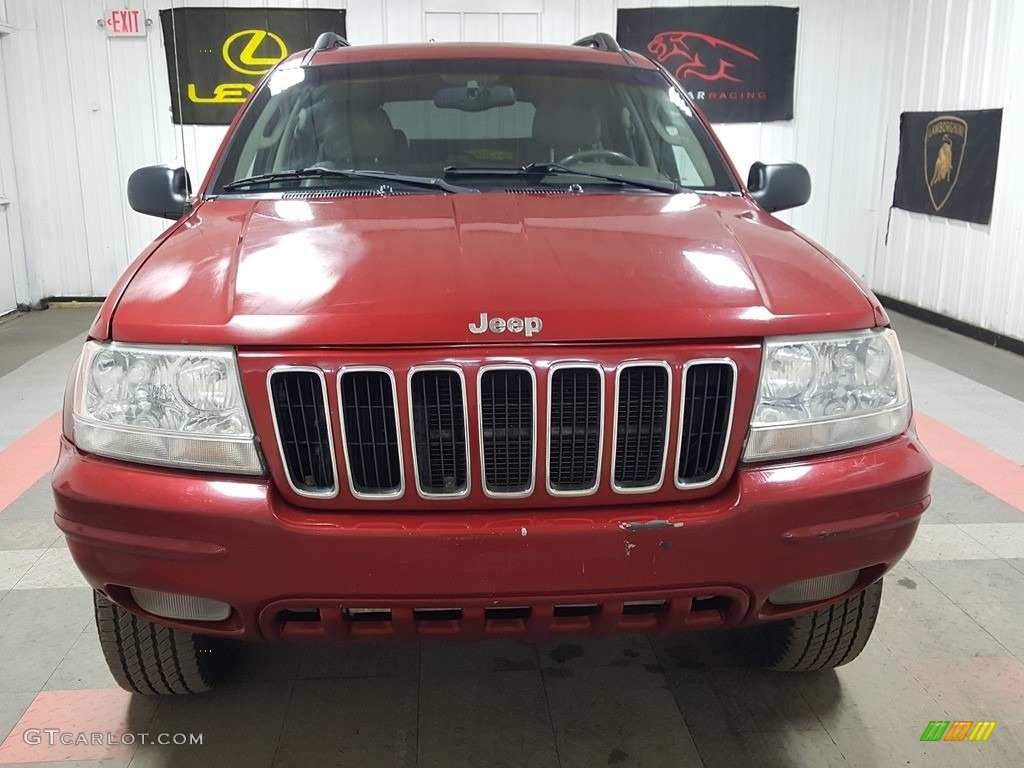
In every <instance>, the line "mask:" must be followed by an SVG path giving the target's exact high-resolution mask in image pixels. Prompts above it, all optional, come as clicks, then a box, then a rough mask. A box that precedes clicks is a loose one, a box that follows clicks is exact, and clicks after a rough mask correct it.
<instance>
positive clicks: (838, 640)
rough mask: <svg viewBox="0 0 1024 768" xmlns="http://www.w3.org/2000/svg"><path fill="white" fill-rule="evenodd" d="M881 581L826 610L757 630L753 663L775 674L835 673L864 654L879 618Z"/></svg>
mask: <svg viewBox="0 0 1024 768" xmlns="http://www.w3.org/2000/svg"><path fill="white" fill-rule="evenodd" d="M881 599H882V580H881V579H879V580H878V581H876V582H875V583H874V584H871V585H870V586H868V587H866V588H865V589H864V590H863V591H862V592H858V593H857V594H856V595H853V596H851V597H848V598H846V600H843V601H842V602H840V603H836V604H835V605H831V606H829V607H827V608H822V609H820V610H817V611H814V612H813V613H809V614H807V615H805V616H797V617H796V618H794V619H786V620H785V621H780V622H777V623H775V624H768V625H765V626H763V627H759V628H758V629H757V630H755V631H754V633H753V634H752V637H751V640H752V643H753V645H754V647H753V648H752V650H753V654H754V657H755V660H756V661H757V662H758V663H759V664H760V665H761V666H763V667H766V668H767V669H771V670H775V671H776V672H810V671H815V670H822V669H834V668H835V667H838V666H842V665H843V664H847V663H848V662H851V661H853V660H854V659H855V658H857V656H858V655H860V652H861V651H863V650H864V646H865V645H867V642H868V638H869V637H871V630H872V629H873V628H874V626H875V619H876V618H877V617H878V609H879V606H880V604H881Z"/></svg>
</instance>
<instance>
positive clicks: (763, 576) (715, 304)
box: [53, 33, 931, 694]
mask: <svg viewBox="0 0 1024 768" xmlns="http://www.w3.org/2000/svg"><path fill="white" fill-rule="evenodd" d="M809 194H810V179H809V176H808V174H807V171H806V170H805V169H804V168H803V167H801V166H799V165H795V164H782V165H765V164H761V163H757V164H755V165H754V167H753V168H752V169H751V173H750V177H749V180H748V181H747V183H746V185H744V184H743V183H742V182H741V181H740V179H739V178H738V177H737V174H736V172H735V170H734V169H733V168H732V167H731V165H730V163H729V161H728V160H727V159H726V157H725V155H724V153H723V151H722V147H721V146H720V144H719V143H718V141H717V140H716V139H715V137H714V135H713V134H712V132H711V129H710V127H709V126H708V124H707V123H706V121H705V120H704V119H703V118H702V116H701V115H700V113H699V112H698V110H697V109H696V108H695V107H694V106H693V104H692V103H691V102H690V100H689V99H688V98H687V96H686V95H685V93H684V92H683V91H682V90H681V88H680V87H679V85H678V83H676V82H675V81H674V80H673V79H672V77H671V76H669V75H668V74H667V73H666V72H665V71H664V70H663V69H662V68H661V67H660V66H659V65H658V64H657V63H655V62H653V61H651V60H650V59H649V58H647V57H646V56H644V55H642V54H639V53H634V52H629V51H625V50H622V49H621V48H620V47H619V46H618V45H617V44H616V42H615V41H614V40H613V39H612V38H611V37H609V36H608V35H604V34H600V35H595V36H593V37H590V38H586V39H584V40H581V41H579V43H577V44H576V45H575V46H518V45H447V44H431V45H401V46H397V45H387V46H349V45H348V44H347V43H346V42H345V41H344V40H342V39H341V38H338V37H337V36H335V35H332V34H330V33H328V34H325V35H323V36H321V38H320V39H319V40H317V44H316V45H315V46H314V47H313V48H312V49H310V50H309V51H307V52H303V53H301V54H296V55H294V56H291V57H290V58H288V59H286V60H285V61H283V62H281V63H280V64H279V65H278V66H277V67H276V68H275V69H274V70H273V71H272V72H270V73H269V74H268V75H267V77H266V78H265V80H264V81H263V82H262V83H261V85H260V86H259V87H258V88H257V89H256V90H255V92H254V93H253V94H252V96H251V98H250V99H249V101H248V103H247V104H246V105H245V106H244V107H243V108H242V109H241V111H240V112H239V114H238V116H237V117H236V118H235V121H234V123H233V124H232V126H231V128H230V130H229V131H228V134H227V137H226V138H225V140H224V143H223V145H222V147H221V149H220V151H219V153H218V155H217V157H216V159H215V161H214V162H213V165H212V167H211V170H210V172H209V174H208V175H207V177H206V179H205V180H204V181H203V183H202V185H201V186H200V188H199V189H198V192H197V193H196V194H195V196H194V197H193V196H191V189H190V186H189V181H188V176H187V174H186V173H185V171H184V169H180V168H178V169H172V168H168V167H160V166H154V167H149V168H143V169H140V170H138V171H136V172H135V173H134V174H133V175H132V177H131V179H130V180H129V182H128V197H129V201H130V203H131V205H132V207H133V208H135V209H136V210H138V211H140V212H142V213H147V214H152V215H156V216H162V217H166V218H169V219H174V220H175V223H174V224H173V225H172V226H171V227H170V228H169V229H168V230H167V231H166V232H164V233H163V234H162V235H161V236H160V237H159V238H158V239H157V240H156V241H155V242H154V243H153V244H152V245H151V246H150V247H149V248H147V249H146V251H145V252H144V253H143V254H142V255H141V256H140V257H139V258H138V259H137V260H136V261H135V262H134V263H133V264H132V265H131V267H129V269H128V271H127V272H126V273H125V274H124V276H123V277H122V278H121V279H120V281H119V282H118V283H117V285H116V286H115V288H114V289H113V290H112V291H111V294H110V296H109V297H108V299H107V301H106V302H105V304H104V305H103V308H102V310H101V311H100V313H99V315H98V317H97V318H96V321H95V323H94V324H93V326H92V328H91V331H90V339H89V341H88V342H87V343H86V345H85V348H84V350H83V352H82V356H81V360H80V362H79V364H78V365H77V368H76V370H75V372H74V373H73V375H72V378H71V381H70V383H69V386H68V390H67V395H66V401H65V410H64V413H65V416H64V430H63V438H62V441H61V452H60V460H59V463H58V465H57V468H56V470H55V473H54V475H53V489H54V494H55V498H56V522H57V525H58V526H59V527H60V529H61V530H62V531H63V532H64V533H65V535H66V536H67V539H68V543H69V547H70V550H71V553H72V555H73V557H74V559H75V561H76V563H77V564H78V566H79V567H80V568H81V570H82V572H83V573H84V574H85V577H86V578H87V579H88V581H89V583H90V584H91V585H92V586H93V588H94V589H95V607H96V621H97V625H98V629H99V636H100V641H101V643H102V646H103V650H104V652H105V654H106V658H107V660H108V662H109V664H110V669H111V672H112V673H113V675H114V677H115V678H116V679H117V680H118V682H119V683H120V684H121V685H122V686H124V687H125V688H127V689H129V690H132V691H136V692H139V693H146V694H169V693H188V692H195V691H202V690H206V689H208V688H209V687H210V686H211V685H212V684H213V683H214V682H215V680H216V678H217V676H218V675H219V674H221V673H222V672H223V671H224V667H225V666H226V663H227V662H228V661H229V660H230V658H231V655H232V652H233V651H234V650H235V648H236V647H237V645H238V642H237V641H239V640H246V641H250V640H252V641H255V640H280V639H311V638H326V639H332V640H338V641H348V640H356V639H359V638H364V637H370V638H397V639H406V640H408V639H416V638H419V637H427V636H453V637H454V636H465V637H481V636H502V635H519V636H524V637H528V638H529V637H538V636H545V635H550V634H553V633H563V632H567V633H587V634H595V635H597V634H603V633H609V632H622V631H630V632H648V631H651V632H654V631H657V632H682V631H688V630H691V629H699V628H723V629H729V628H743V627H746V628H757V629H755V630H753V631H748V632H747V633H746V634H747V635H748V636H756V642H754V643H752V644H750V647H751V651H752V652H753V653H754V654H755V655H756V656H757V658H758V660H759V661H760V662H761V663H762V664H764V665H766V666H768V667H770V668H773V669H780V670H810V669H822V668H830V667H834V666H836V665H839V664H843V663H845V662H847V661H850V660H851V659H853V658H854V657H856V656H857V654H858V653H859V652H860V651H861V649H862V648H863V647H864V644H865V643H866V642H867V639H868V636H869V635H870V633H871V629H872V625H873V624H874V621H875V617H876V615H877V613H878V606H879V599H880V595H881V591H882V581H881V579H882V576H883V574H885V573H886V571H888V570H889V569H890V568H891V567H892V566H893V565H894V564H895V563H896V562H897V561H898V560H899V559H900V557H902V556H903V554H904V553H905V552H906V550H907V548H908V547H909V546H910V543H911V540H912V538H913V536H914V533H915V530H916V529H917V526H918V522H919V519H920V516H921V514H922V512H923V511H924V510H925V508H926V506H927V505H928V501H929V495H928V484H929V477H930V473H931V463H930V461H929V458H928V456H927V454H926V453H925V451H924V449H923V448H922V447H921V445H920V443H919V442H918V440H917V438H916V436H915V433H914V430H913V426H912V422H911V404H910V395H909V391H908V386H907V379H906V375H905V372H904V366H903V361H902V358H901V354H900V348H899V344H898V343H897V340H896V336H895V334H894V333H893V332H892V330H890V329H889V327H888V319H887V316H886V314H885V312H884V310H883V309H882V307H881V306H880V305H879V303H878V301H877V300H876V299H875V298H874V297H873V296H872V294H871V293H870V292H869V291H868V290H867V288H866V287H865V286H864V285H863V284H862V283H861V282H860V281H859V280H858V278H857V277H856V276H855V275H853V274H851V272H850V271H849V269H848V268H846V267H845V266H844V265H843V264H842V263H841V262H839V261H838V260H837V259H836V258H834V257H833V256H831V255H829V254H828V253H826V252H824V251H823V250H822V249H821V248H820V247H819V246H817V245H815V244H814V243H812V242H810V241H809V240H807V239H806V238H805V237H803V236H802V235H800V234H799V233H797V232H795V231H793V230H792V229H791V228H790V227H788V226H787V225H785V224H783V223H781V222H780V221H779V220H777V219H775V218H774V217H772V216H771V215H769V214H770V213H771V212H773V211H777V210H781V209H784V208H790V207H793V206H797V205H801V204H803V203H804V202H806V200H807V198H808V196H809Z"/></svg>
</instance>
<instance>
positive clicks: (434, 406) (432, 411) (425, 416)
mask: <svg viewBox="0 0 1024 768" xmlns="http://www.w3.org/2000/svg"><path fill="white" fill-rule="evenodd" d="M409 402H410V404H411V410H412V442H413V460H414V461H415V464H416V487H417V489H418V490H419V492H420V495H422V496H428V497H429V496H444V497H447V498H451V497H458V496H464V495H466V493H468V491H469V468H468V465H467V457H466V450H467V449H466V446H467V444H468V442H469V439H468V435H467V432H466V405H465V402H466V398H465V386H464V384H463V379H462V375H461V373H460V372H459V371H457V370H452V369H428V370H414V371H413V372H412V375H411V376H410V377H409Z"/></svg>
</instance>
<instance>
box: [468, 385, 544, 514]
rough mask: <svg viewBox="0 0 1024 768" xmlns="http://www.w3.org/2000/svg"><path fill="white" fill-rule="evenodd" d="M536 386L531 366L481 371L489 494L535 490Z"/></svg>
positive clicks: (483, 443)
mask: <svg viewBox="0 0 1024 768" xmlns="http://www.w3.org/2000/svg"><path fill="white" fill-rule="evenodd" d="M535 389H536V388H535V387H534V378H533V370H532V369H530V368H484V369H482V370H481V372H480V451H481V461H482V462H483V475H484V492H485V493H487V494H488V495H492V496H526V495H528V494H530V493H531V492H532V491H533V469H534V465H535V463H536V456H535V450H534V443H535V440H534V435H535V425H534V419H533V414H534V401H535V399H536V397H535V393H534V390H535Z"/></svg>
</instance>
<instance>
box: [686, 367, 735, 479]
mask: <svg viewBox="0 0 1024 768" xmlns="http://www.w3.org/2000/svg"><path fill="white" fill-rule="evenodd" d="M735 391H736V369H735V366H734V364H733V363H732V362H729V361H708V362H696V363H691V364H690V365H688V366H687V368H686V372H685V379H684V381H683V406H682V413H683V423H682V429H681V430H680V434H679V464H678V466H677V467H676V485H677V486H680V487H682V486H688V487H689V486H694V485H710V484H711V483H713V482H714V481H715V480H717V479H718V475H719V473H720V472H721V471H722V461H723V459H724V458H725V446H726V445H727V443H728V442H729V427H730V425H731V424H732V406H733V399H734V396H735Z"/></svg>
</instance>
